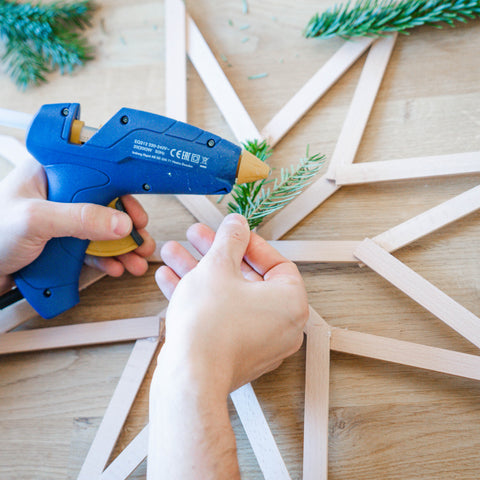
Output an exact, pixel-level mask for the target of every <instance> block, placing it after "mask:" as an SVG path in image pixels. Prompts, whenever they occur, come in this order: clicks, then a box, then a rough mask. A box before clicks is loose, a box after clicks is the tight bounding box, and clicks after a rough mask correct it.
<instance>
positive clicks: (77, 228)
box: [26, 200, 132, 240]
mask: <svg viewBox="0 0 480 480" xmlns="http://www.w3.org/2000/svg"><path fill="white" fill-rule="evenodd" d="M27 210H28V212H27V214H26V215H27V216H28V218H27V220H28V224H29V225H30V234H32V235H35V236H38V237H40V238H44V239H50V238H52V237H77V238H82V239H89V240H116V239H118V238H123V237H126V236H127V235H128V234H129V233H130V232H131V230H132V220H131V219H130V217H129V216H128V215H127V214H126V213H122V212H119V211H118V210H115V209H113V208H108V207H102V206H101V205H95V204H93V203H59V202H49V201H43V200H39V201H31V202H29V205H28V208H27Z"/></svg>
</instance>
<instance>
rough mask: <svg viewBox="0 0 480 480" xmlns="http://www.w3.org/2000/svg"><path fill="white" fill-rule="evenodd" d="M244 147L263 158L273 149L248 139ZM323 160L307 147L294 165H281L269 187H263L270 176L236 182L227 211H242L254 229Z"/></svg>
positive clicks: (306, 180)
mask: <svg viewBox="0 0 480 480" xmlns="http://www.w3.org/2000/svg"><path fill="white" fill-rule="evenodd" d="M245 148H246V149H247V150H248V151H249V152H250V153H253V154H254V155H256V156H257V157H258V158H260V160H263V161H265V160H266V158H268V157H269V156H270V155H271V153H272V150H271V148H270V147H269V146H268V144H267V143H266V142H265V141H263V142H261V143H258V141H257V140H255V141H254V142H248V143H247V144H246V145H245ZM324 160H325V156H324V155H319V154H317V155H312V156H309V154H308V149H307V154H306V157H305V158H303V159H301V160H300V162H299V164H298V165H297V167H296V168H295V167H293V166H291V167H290V168H289V169H283V168H282V170H281V172H280V179H279V180H275V181H274V183H273V186H272V187H271V188H270V187H266V185H268V184H269V183H271V182H272V181H271V180H260V181H258V182H252V183H247V184H243V185H235V187H234V188H233V191H232V199H233V201H231V202H229V203H228V211H229V212H231V213H233V212H235V213H240V214H242V215H243V216H244V217H245V218H246V219H247V221H248V224H249V226H250V229H254V228H255V227H257V226H258V225H260V223H261V222H262V221H263V219H264V218H265V217H266V216H268V215H271V214H272V213H274V212H276V211H277V210H279V209H281V208H283V207H284V206H285V205H287V204H288V203H289V202H290V201H291V200H293V199H294V198H295V197H296V196H297V195H299V194H300V193H301V192H302V190H303V189H304V187H306V186H307V185H308V184H309V183H310V180H311V179H312V177H313V176H315V175H316V174H317V173H318V171H319V169H320V167H321V166H322V165H323V162H324Z"/></svg>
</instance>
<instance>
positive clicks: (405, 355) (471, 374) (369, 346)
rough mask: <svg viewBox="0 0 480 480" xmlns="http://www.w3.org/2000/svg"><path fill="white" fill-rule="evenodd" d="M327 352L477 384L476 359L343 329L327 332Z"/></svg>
mask: <svg viewBox="0 0 480 480" xmlns="http://www.w3.org/2000/svg"><path fill="white" fill-rule="evenodd" d="M330 348H331V349H332V350H335V351H336V352H343V353H351V354H353V355H360V356H362V357H369V358H375V359H377V360H384V361H386V362H394V363H400V364H402V365H409V366H411V367H417V368H424V369H426V370H433V371H434V372H441V373H447V374H449V375H457V376H459V377H465V378H471V379H472V380H480V356H477V355H469V354H466V353H461V352H455V351H453V350H446V349H444V348H435V347H429V346H428V345H420V344H416V343H412V342H404V341H401V340H395V339H394V338H387V337H379V336H378V335H371V334H368V333H361V332H355V331H352V330H346V329H344V328H333V329H332V330H331V340H330Z"/></svg>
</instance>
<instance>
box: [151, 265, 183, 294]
mask: <svg viewBox="0 0 480 480" xmlns="http://www.w3.org/2000/svg"><path fill="white" fill-rule="evenodd" d="M155 280H156V281H157V285H158V286H159V288H160V290H161V291H162V293H163V294H164V295H165V297H166V298H167V300H170V299H171V298H172V295H173V292H174V291H175V288H177V285H178V282H179V281H180V278H179V277H178V275H177V274H176V273H175V272H174V271H173V270H172V269H171V268H170V267H167V266H166V265H162V266H161V267H160V268H159V269H158V270H157V271H156V273H155Z"/></svg>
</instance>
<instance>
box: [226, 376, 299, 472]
mask: <svg viewBox="0 0 480 480" xmlns="http://www.w3.org/2000/svg"><path fill="white" fill-rule="evenodd" d="M230 398H231V399H232V402H233V405H234V406H235V409H236V411H237V413H238V416H239V418H240V420H241V422H242V425H243V428H244V429H245V433H246V434H247V437H248V440H249V441H250V445H251V446H252V450H253V452H254V453H255V457H256V458H257V461H258V465H259V467H260V469H261V471H262V473H263V476H264V478H265V480H289V479H290V475H289V473H288V470H287V467H286V465H285V462H284V460H283V458H282V455H281V454H280V451H279V449H278V446H277V444H276V442H275V439H274V438H273V435H272V432H271V430H270V426H269V425H268V423H267V420H266V419H265V416H264V414H263V412H262V407H261V406H260V403H259V402H258V399H257V397H256V395H255V392H254V391H253V387H252V385H251V384H250V383H247V384H246V385H244V386H243V387H240V388H238V389H237V390H235V391H234V392H232V393H231V394H230Z"/></svg>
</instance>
